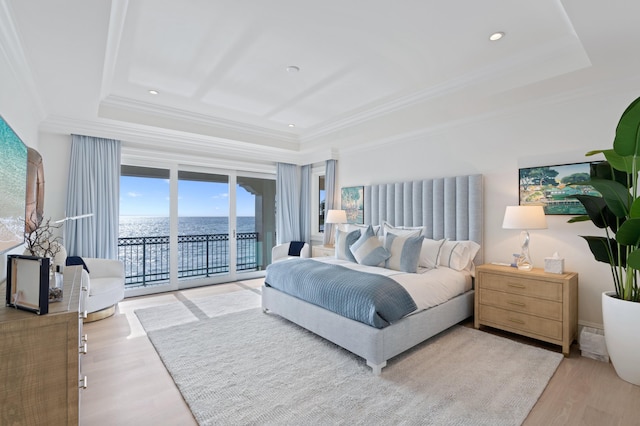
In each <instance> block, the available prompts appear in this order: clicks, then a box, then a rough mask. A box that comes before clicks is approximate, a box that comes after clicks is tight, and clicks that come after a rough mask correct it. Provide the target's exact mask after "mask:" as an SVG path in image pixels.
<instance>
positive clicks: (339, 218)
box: [324, 210, 347, 223]
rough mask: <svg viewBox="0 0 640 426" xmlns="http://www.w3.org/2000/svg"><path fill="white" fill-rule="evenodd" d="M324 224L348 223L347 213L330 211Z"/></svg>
mask: <svg viewBox="0 0 640 426" xmlns="http://www.w3.org/2000/svg"><path fill="white" fill-rule="evenodd" d="M324 223H347V212H346V211H344V210H329V211H328V212H327V218H326V219H325V220H324Z"/></svg>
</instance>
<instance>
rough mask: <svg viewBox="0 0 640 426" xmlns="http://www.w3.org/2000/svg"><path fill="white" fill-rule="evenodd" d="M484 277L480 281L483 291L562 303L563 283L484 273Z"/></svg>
mask: <svg viewBox="0 0 640 426" xmlns="http://www.w3.org/2000/svg"><path fill="white" fill-rule="evenodd" d="M482 275H483V276H482V279H481V280H479V281H480V286H481V288H482V289H488V290H495V291H502V292H505V293H511V294H520V295H523V296H531V297H538V298H540V299H547V300H556V301H558V302H562V284H561V283H558V282H551V281H544V280H541V279H539V278H537V279H536V278H533V277H532V278H526V277H520V276H509V275H500V274H487V273H483V274H482Z"/></svg>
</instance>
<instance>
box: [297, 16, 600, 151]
mask: <svg viewBox="0 0 640 426" xmlns="http://www.w3.org/2000/svg"><path fill="white" fill-rule="evenodd" d="M571 28H573V27H571ZM575 43H578V44H579V45H580V47H581V48H582V45H581V44H580V42H579V39H578V37H577V36H576V35H575V33H572V34H571V35H570V36H569V37H566V38H565V39H563V40H562V42H558V41H557V40H555V41H554V42H553V43H547V44H546V45H543V46H542V47H539V48H538V49H536V50H535V51H531V50H528V51H526V52H521V53H520V54H519V55H517V56H511V57H509V58H507V59H505V60H503V61H500V62H496V63H493V64H491V65H490V66H487V67H484V68H481V69H478V70H475V71H473V72H469V73H466V74H463V75H461V76H459V77H457V78H454V79H450V80H447V81H445V82H442V83H440V84H438V85H434V86H431V87H428V88H426V89H423V90H420V91H417V92H414V93H411V94H408V95H406V96H402V97H399V98H397V99H392V100H389V101H387V102H384V103H383V104H381V105H378V106H375V107H372V108H366V107H365V108H366V109H363V110H361V111H358V112H355V113H353V114H351V115H349V116H347V117H344V118H342V119H338V120H335V121H333V122H331V123H328V124H326V125H321V126H318V127H317V128H315V129H310V130H308V131H306V132H305V133H303V135H302V136H301V138H300V143H301V145H305V144H308V143H311V142H314V141H315V140H316V139H319V138H321V137H324V136H327V135H330V134H331V133H334V132H338V131H340V130H343V129H346V128H349V127H353V126H356V125H359V124H362V123H365V122H367V121H371V120H374V119H377V118H380V117H382V116H385V115H388V114H392V113H395V112H398V111H401V110H403V109H406V108H409V107H411V106H414V105H418V104H421V103H426V102H428V101H432V100H434V99H435V98H438V97H442V96H445V95H449V94H452V93H455V92H460V91H462V90H465V89H468V88H469V87H473V86H481V85H483V84H486V83H489V82H492V81H500V80H501V79H502V78H503V77H504V76H505V75H517V74H518V71H520V70H522V69H526V68H528V67H529V66H530V65H531V64H540V63H545V62H546V61H551V60H552V59H556V58H557V57H558V56H560V55H562V54H563V53H564V52H565V49H567V48H568V47H571V46H572V45H575ZM582 53H584V57H585V59H586V61H585V63H583V64H581V67H586V66H590V65H591V62H590V61H589V59H588V57H587V55H586V53H585V52H584V48H582ZM572 71H574V70H572ZM530 83H531V82H528V84H530Z"/></svg>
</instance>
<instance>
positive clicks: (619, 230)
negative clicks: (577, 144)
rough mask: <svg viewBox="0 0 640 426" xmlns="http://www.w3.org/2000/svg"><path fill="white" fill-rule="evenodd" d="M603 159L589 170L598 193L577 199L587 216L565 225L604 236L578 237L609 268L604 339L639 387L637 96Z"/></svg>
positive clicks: (625, 376)
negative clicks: (584, 225)
mask: <svg viewBox="0 0 640 426" xmlns="http://www.w3.org/2000/svg"><path fill="white" fill-rule="evenodd" d="M595 154H604V157H605V158H606V161H604V162H601V163H594V164H593V165H592V167H591V185H593V187H594V188H595V189H596V190H597V191H598V192H600V194H602V196H601V197H597V196H591V195H577V196H575V197H576V198H577V199H578V200H579V201H580V202H581V203H582V205H583V206H584V208H585V209H586V211H587V214H586V215H584V216H579V217H575V218H572V219H571V220H570V221H569V222H580V221H588V220H590V221H591V222H593V224H594V225H596V226H597V227H598V228H601V229H604V231H605V236H582V237H583V238H584V239H585V240H586V241H587V243H588V244H589V248H590V249H591V252H592V253H593V255H594V257H595V259H596V260H597V261H599V262H604V263H607V264H609V265H610V267H611V274H612V277H613V283H614V291H610V292H605V293H603V295H602V317H603V322H604V329H605V330H604V333H605V341H606V344H607V350H608V352H609V356H610V358H611V362H612V364H613V366H614V368H615V370H616V373H617V374H618V376H620V377H621V378H622V379H623V380H626V381H628V382H630V383H633V384H635V385H639V386H640V362H639V360H640V328H639V327H638V325H640V287H639V286H638V270H640V198H639V195H640V194H639V190H640V188H638V171H639V170H640V98H638V99H636V100H635V101H633V102H632V103H631V105H629V106H628V107H627V109H626V110H625V111H624V113H623V114H622V117H621V118H620V121H619V123H618V126H617V128H616V135H615V139H614V141H613V148H612V149H606V150H597V151H591V152H588V153H587V156H590V155H595Z"/></svg>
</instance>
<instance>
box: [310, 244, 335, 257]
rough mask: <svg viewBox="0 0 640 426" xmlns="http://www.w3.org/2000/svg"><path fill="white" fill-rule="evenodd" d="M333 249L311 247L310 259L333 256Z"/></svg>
mask: <svg viewBox="0 0 640 426" xmlns="http://www.w3.org/2000/svg"><path fill="white" fill-rule="evenodd" d="M335 254H336V249H335V247H327V246H313V247H311V257H326V256H335Z"/></svg>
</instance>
